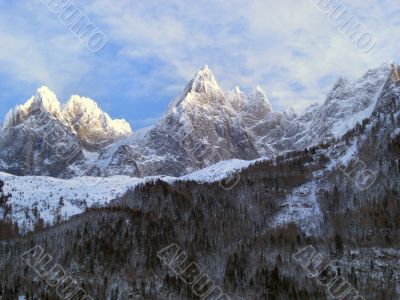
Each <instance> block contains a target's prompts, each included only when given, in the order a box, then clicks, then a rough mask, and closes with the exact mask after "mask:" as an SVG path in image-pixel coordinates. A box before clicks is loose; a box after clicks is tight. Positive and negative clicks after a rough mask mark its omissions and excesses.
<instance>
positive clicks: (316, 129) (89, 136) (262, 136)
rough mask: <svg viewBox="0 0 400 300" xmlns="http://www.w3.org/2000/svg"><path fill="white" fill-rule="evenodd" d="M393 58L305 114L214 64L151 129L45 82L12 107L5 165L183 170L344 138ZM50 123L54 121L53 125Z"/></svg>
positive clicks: (78, 171) (78, 170)
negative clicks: (231, 82) (229, 79)
mask: <svg viewBox="0 0 400 300" xmlns="http://www.w3.org/2000/svg"><path fill="white" fill-rule="evenodd" d="M391 76H392V66H390V65H388V64H384V65H382V66H380V67H379V68H376V69H373V70H369V71H368V72H367V73H366V74H365V75H364V76H363V77H362V78H360V79H359V80H356V81H355V82H351V81H349V80H346V79H339V80H338V81H337V82H336V84H335V85H334V87H333V89H332V91H331V92H330V93H329V94H328V96H327V99H326V100H325V102H324V103H323V104H322V105H313V106H311V107H309V108H308V109H306V110H305V112H304V113H302V114H297V113H296V112H295V111H294V110H293V109H289V110H288V111H284V112H277V111H274V110H273V106H272V104H271V103H270V101H269V100H268V98H267V96H266V93H265V92H264V91H263V90H262V89H261V88H260V87H257V88H256V89H255V91H254V92H253V93H251V94H250V95H246V94H245V93H243V92H242V91H241V90H240V88H239V87H237V88H235V89H234V90H233V91H223V90H222V89H221V88H220V87H219V85H218V83H217V81H216V79H215V77H214V75H213V74H212V72H211V70H210V69H209V68H208V66H206V67H204V68H203V69H202V70H200V71H199V72H198V73H197V74H196V75H195V77H194V78H193V79H192V80H191V81H190V82H189V83H188V85H187V86H186V87H185V89H184V90H183V92H182V94H181V95H179V96H178V97H177V98H176V99H174V100H173V101H172V102H171V104H170V106H169V107H168V109H167V111H166V113H165V114H164V116H162V117H161V118H160V120H159V121H158V122H157V123H156V124H155V125H154V126H153V127H152V128H149V129H147V131H146V132H137V133H136V132H134V133H132V131H131V128H130V126H129V124H128V123H127V122H125V121H124V120H112V119H111V118H110V117H109V116H108V115H107V114H106V113H104V112H103V111H101V109H100V108H99V107H98V105H97V104H96V102H94V101H93V100H91V99H88V98H84V97H80V96H72V97H71V99H70V100H69V101H68V102H67V103H66V104H65V105H64V106H61V105H60V103H59V101H58V100H57V98H56V96H55V95H54V93H52V92H51V91H50V90H49V89H48V88H45V87H42V88H40V89H39V90H38V92H37V94H36V96H34V97H32V98H31V99H30V100H28V102H26V103H25V104H23V105H18V106H17V107H15V108H14V109H13V110H11V111H10V112H9V113H8V114H7V116H6V118H5V121H4V123H3V127H2V130H1V134H0V146H1V151H2V153H1V155H0V169H1V170H2V171H5V172H9V173H12V174H18V175H49V176H54V177H60V178H68V177H72V176H79V175H90V176H112V175H129V176H135V177H144V176H153V175H171V176H182V175H185V174H188V173H191V172H194V171H196V170H200V169H202V168H204V167H207V166H210V165H212V164H214V163H217V162H220V161H225V160H228V159H241V160H252V159H257V158H260V157H269V158H271V157H274V156H276V155H279V154H281V153H284V152H286V151H292V150H302V149H304V148H307V147H310V146H312V145H314V144H316V143H320V142H322V141H325V140H329V139H333V138H340V137H341V136H342V135H344V134H345V133H346V132H347V131H348V130H350V129H352V128H354V127H355V125H356V124H357V123H360V122H362V121H363V119H365V118H368V117H369V116H370V115H371V114H372V113H373V111H374V108H375V106H376V102H377V99H378V98H379V96H380V94H381V93H382V90H383V86H384V84H385V83H386V82H387V81H388V80H389V79H390V78H391ZM49 128H51V129H52V130H49Z"/></svg>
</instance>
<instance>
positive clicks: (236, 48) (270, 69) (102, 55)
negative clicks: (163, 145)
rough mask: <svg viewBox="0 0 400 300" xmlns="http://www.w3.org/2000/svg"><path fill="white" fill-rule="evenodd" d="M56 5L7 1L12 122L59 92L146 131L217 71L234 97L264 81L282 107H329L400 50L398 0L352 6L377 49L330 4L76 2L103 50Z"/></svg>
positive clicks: (1, 95)
mask: <svg viewBox="0 0 400 300" xmlns="http://www.w3.org/2000/svg"><path fill="white" fill-rule="evenodd" d="M49 1H51V0H29V1H26V0H13V1H8V0H0V42H1V45H2V47H1V49H0V116H4V115H5V113H6V112H7V111H8V110H9V109H10V108H11V107H13V106H14V105H16V104H19V103H23V102H25V101H26V100H27V99H28V98H29V97H30V96H32V95H33V94H34V93H35V90H36V89H37V88H38V87H39V86H41V85H47V86H48V87H49V88H50V89H51V90H53V91H54V92H55V93H56V94H57V96H58V98H59V100H60V101H61V102H66V101H67V100H68V98H69V97H70V96H71V95H73V94H78V95H81V96H86V97H90V98H92V99H94V100H96V101H97V102H98V103H99V105H100V107H101V108H102V109H103V110H105V111H106V112H108V113H109V114H110V115H111V116H112V117H113V118H124V119H126V120H127V121H129V122H130V123H131V126H132V128H133V130H135V129H138V128H141V127H144V126H147V125H150V124H152V123H154V122H155V120H156V119H157V118H158V117H159V116H160V115H161V114H162V113H163V112H164V111H165V109H166V107H167V106H168V103H169V102H170V101H171V99H173V98H174V97H176V96H177V95H178V94H179V93H180V91H181V90H182V89H183V88H184V86H185V85H186V83H187V82H188V81H189V80H190V79H191V78H192V77H193V75H194V74H195V73H196V71H197V70H199V69H200V68H202V67H203V66H204V65H206V64H208V65H209V67H210V68H211V69H212V70H213V72H214V74H215V76H216V78H217V81H218V82H219V84H220V86H221V87H222V88H224V89H233V88H234V87H235V86H236V85H239V86H240V87H241V89H242V90H244V91H246V92H249V91H251V90H252V89H254V88H255V87H256V86H257V85H260V86H261V87H262V88H263V89H264V90H265V91H266V92H267V95H268V97H269V98H270V101H271V102H272V105H273V106H274V107H275V108H276V109H285V108H288V107H290V106H293V107H294V108H295V109H296V110H301V109H303V108H305V107H306V106H307V105H309V104H311V103H315V102H322V101H324V98H325V95H326V94H327V93H328V92H329V90H330V88H331V87H332V86H333V84H334V82H335V81H336V79H337V78H338V77H339V76H341V75H344V76H346V77H349V78H355V77H358V76H360V75H362V73H363V72H365V71H366V70H367V69H368V68H373V67H377V66H379V65H380V64H381V63H383V62H387V61H390V60H397V59H398V53H399V50H400V49H399V44H398V40H397V37H398V36H400V35H399V33H400V26H399V23H400V19H399V17H398V16H399V15H400V11H399V8H398V3H397V1H394V0H393V1H392V0H362V1H361V0H351V1H349V0H348V1H342V2H343V3H344V4H345V5H346V6H347V7H348V8H349V9H350V11H351V12H352V14H353V15H354V16H356V17H357V18H358V19H359V20H360V21H361V23H362V25H363V26H365V30H366V32H368V33H371V34H372V35H373V36H374V38H375V39H376V47H374V48H373V49H372V50H371V51H370V52H368V53H363V52H362V51H360V49H358V48H357V47H356V46H355V45H354V43H353V42H352V41H351V40H350V39H349V38H348V37H347V36H346V35H345V34H344V33H343V32H341V31H340V29H339V28H338V27H337V26H335V25H334V24H332V22H331V21H330V20H329V17H328V16H327V15H326V14H324V11H323V9H321V7H318V6H317V5H316V2H319V0H301V1H299V0H281V1H275V0H254V1H237V0H229V1H227V0H225V1H220V0H213V1H208V0H205V1H194V0H193V1H192V0H188V1H183V0H170V1H152V0H148V1H128V0H120V1H115V0H87V1H69V3H74V5H76V7H78V8H79V9H80V10H81V12H82V13H84V14H85V16H87V17H88V18H89V19H90V20H91V22H92V23H93V24H95V25H96V27H97V29H98V30H100V31H101V32H103V33H104V34H105V35H106V37H107V39H108V43H107V44H106V46H105V48H104V49H103V50H101V51H100V52H98V53H92V52H90V51H89V50H88V49H87V48H86V46H85V44H84V43H83V42H82V41H80V40H79V39H78V38H77V37H76V35H75V34H74V33H73V32H71V31H70V30H69V29H68V27H67V26H65V25H64V24H62V23H61V22H60V21H59V19H58V15H57V14H56V13H54V12H53V11H51V9H49V7H48V5H47V4H46V3H47V2H49ZM53 1H55V2H60V1H62V0H53ZM64 1H66V2H68V1H67V0H64ZM322 1H324V0H322Z"/></svg>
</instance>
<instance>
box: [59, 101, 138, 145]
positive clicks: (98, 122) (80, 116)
mask: <svg viewBox="0 0 400 300" xmlns="http://www.w3.org/2000/svg"><path fill="white" fill-rule="evenodd" d="M63 114H64V117H65V120H66V122H67V124H68V125H69V126H70V128H71V130H72V131H73V132H74V133H76V134H77V135H78V137H79V138H80V139H82V140H85V141H87V142H88V143H98V142H102V141H107V140H115V139H118V138H121V137H125V136H128V135H130V134H132V129H131V126H130V125H129V123H128V122H126V121H125V120H120V119H116V120H112V119H111V118H110V116H109V115H108V114H107V113H105V112H103V111H102V110H101V109H100V108H99V106H98V105H97V103H96V102H95V101H94V100H92V99H90V98H85V97H80V96H77V95H74V96H72V97H71V98H70V99H69V101H68V102H67V104H66V105H65V107H64V110H63Z"/></svg>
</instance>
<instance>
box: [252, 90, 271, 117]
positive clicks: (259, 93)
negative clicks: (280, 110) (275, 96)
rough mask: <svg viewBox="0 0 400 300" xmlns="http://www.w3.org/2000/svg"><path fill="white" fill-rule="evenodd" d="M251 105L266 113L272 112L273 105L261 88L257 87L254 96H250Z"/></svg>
mask: <svg viewBox="0 0 400 300" xmlns="http://www.w3.org/2000/svg"><path fill="white" fill-rule="evenodd" d="M249 105H250V106H254V105H255V106H256V107H259V108H262V110H265V111H272V105H271V103H270V102H269V100H268V97H267V94H266V93H265V91H264V90H263V89H262V88H261V87H260V86H257V87H256V89H255V91H254V92H253V94H252V95H251V96H250V103H249Z"/></svg>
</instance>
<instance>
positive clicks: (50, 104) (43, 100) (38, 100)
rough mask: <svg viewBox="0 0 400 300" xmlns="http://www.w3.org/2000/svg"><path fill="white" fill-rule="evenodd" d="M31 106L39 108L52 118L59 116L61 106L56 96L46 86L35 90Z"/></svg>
mask: <svg viewBox="0 0 400 300" xmlns="http://www.w3.org/2000/svg"><path fill="white" fill-rule="evenodd" d="M32 105H33V107H34V108H41V109H43V110H45V111H47V112H49V113H51V114H52V115H54V116H59V115H60V114H61V104H60V102H59V101H58V99H57V96H56V94H54V93H53V92H52V91H51V90H50V89H49V88H48V87H47V86H41V87H40V88H38V89H37V92H36V96H35V97H34V98H33V102H32Z"/></svg>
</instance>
